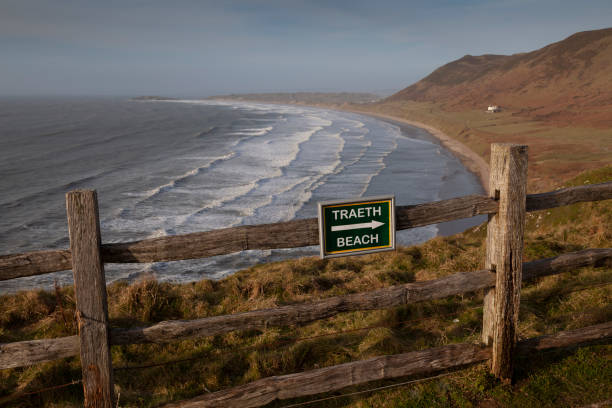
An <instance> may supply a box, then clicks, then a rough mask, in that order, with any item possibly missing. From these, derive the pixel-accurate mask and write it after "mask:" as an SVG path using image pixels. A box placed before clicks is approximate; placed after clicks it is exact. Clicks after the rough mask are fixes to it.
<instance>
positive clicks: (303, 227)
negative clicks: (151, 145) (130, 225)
mask: <svg viewBox="0 0 612 408" xmlns="http://www.w3.org/2000/svg"><path fill="white" fill-rule="evenodd" d="M608 199H612V182H608V183H602V184H594V185H588V186H578V187H570V188H565V189H562V190H557V191H552V192H548V193H541V194H531V195H528V196H527V200H526V210H527V211H537V210H543V209H548V208H554V207H560V206H564V205H569V204H574V203H579V202H585V201H601V200H608ZM497 210H498V202H497V201H495V200H494V199H492V198H490V197H487V196H479V195H472V196H466V197H460V198H452V199H449V200H442V201H436V202H432V203H426V204H419V205H408V206H398V207H397V208H396V229H398V230H401V229H408V228H414V227H420V226H425V225H429V224H436V223H440V222H445V221H452V220H456V219H460V218H469V217H473V216H476V215H483V214H494V213H496V212H497ZM318 244H319V232H318V221H317V219H315V218H309V219H303V220H294V221H288V222H281V223H275V224H263V225H245V226H240V227H233V228H225V229H219V230H214V231H206V232H196V233H191V234H184V235H173V236H167V237H160V238H152V239H145V240H141V241H134V242H126V243H113V244H103V245H102V247H101V252H102V260H103V262H105V263H143V262H144V263H146V262H165V261H177V260H185V259H196V258H205V257H209V256H216V255H224V254H229V253H234V252H240V251H244V250H249V249H278V248H297V247H303V246H311V245H318ZM71 268H72V258H71V254H70V250H66V249H64V250H54V251H35V252H28V253H23V254H12V255H3V256H0V281H1V280H8V279H14V278H20V277H26V276H34V275H41V274H45V273H51V272H58V271H63V270H69V269H71Z"/></svg>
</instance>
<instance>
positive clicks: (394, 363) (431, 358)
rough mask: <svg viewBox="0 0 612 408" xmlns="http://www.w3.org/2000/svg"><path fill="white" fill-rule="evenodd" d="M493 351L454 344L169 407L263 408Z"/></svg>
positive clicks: (446, 365) (289, 376)
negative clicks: (278, 402) (261, 407)
mask: <svg viewBox="0 0 612 408" xmlns="http://www.w3.org/2000/svg"><path fill="white" fill-rule="evenodd" d="M489 357H490V350H489V349H486V348H481V347H479V346H477V345H474V344H451V345H448V346H442V347H436V348H430V349H427V350H423V351H414V352H411V353H405V354H396V355H392V356H381V357H375V358H371V359H369V360H363V361H355V362H351V363H345V364H340V365H336V366H331V367H325V368H320V369H316V370H310V371H304V372H301V373H296V374H287V375H279V376H275V377H267V378H263V379H261V380H257V381H254V382H252V383H248V384H245V385H241V386H238V387H234V388H229V389H227V390H223V391H218V392H214V393H211V394H204V395H202V396H199V397H196V398H194V399H191V400H187V401H182V402H178V403H174V404H169V405H165V406H164V407H166V408H178V407H181V408H195V407H227V408H248V407H259V406H262V405H265V404H268V403H270V402H272V401H274V400H277V399H278V400H283V399H288V398H296V397H304V396H307V395H314V394H320V393H323V392H330V391H335V390H339V389H342V388H346V387H349V386H354V385H359V384H364V383H367V382H370V381H376V380H382V379H389V378H397V377H405V376H408V375H416V374H427V373H432V372H436V371H440V370H444V369H448V368H453V367H460V366H464V365H466V364H473V363H477V362H480V361H484V360H487V359H488V358H489Z"/></svg>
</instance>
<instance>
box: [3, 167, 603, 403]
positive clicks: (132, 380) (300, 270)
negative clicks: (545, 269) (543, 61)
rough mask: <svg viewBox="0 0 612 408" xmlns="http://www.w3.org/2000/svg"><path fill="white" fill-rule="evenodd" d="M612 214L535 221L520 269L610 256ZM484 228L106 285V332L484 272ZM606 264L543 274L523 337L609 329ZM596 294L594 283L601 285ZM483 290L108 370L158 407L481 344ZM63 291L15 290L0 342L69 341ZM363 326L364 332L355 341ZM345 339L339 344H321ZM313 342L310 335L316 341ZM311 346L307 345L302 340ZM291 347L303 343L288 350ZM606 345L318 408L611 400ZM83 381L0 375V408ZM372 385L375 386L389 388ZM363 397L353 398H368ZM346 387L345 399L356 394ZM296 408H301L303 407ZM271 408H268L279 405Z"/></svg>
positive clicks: (144, 356)
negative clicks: (505, 375)
mask: <svg viewBox="0 0 612 408" xmlns="http://www.w3.org/2000/svg"><path fill="white" fill-rule="evenodd" d="M609 180H612V167H606V168H602V169H599V170H597V171H592V172H589V173H585V174H583V175H581V176H579V177H578V178H576V179H575V180H573V181H572V182H570V183H569V184H584V183H596V182H602V181H609ZM610 225H612V203H610V202H609V201H608V202H600V203H584V204H576V205H572V206H568V207H563V208H559V209H555V210H551V211H542V212H539V213H531V214H529V216H528V221H527V228H526V231H527V232H526V254H525V259H526V260H531V259H538V258H543V257H549V256H554V255H556V254H560V253H563V252H568V251H572V250H578V249H582V248H587V247H611V246H612V231H611V229H610V228H609V226H610ZM484 237H485V228H484V227H483V226H480V227H475V228H473V229H471V230H469V231H466V232H465V233H463V234H458V235H456V236H454V237H449V238H436V239H433V240H431V241H429V242H427V243H425V244H422V245H419V246H415V247H409V248H400V249H399V250H398V251H397V252H387V253H379V254H372V255H366V256H361V257H347V258H339V259H333V260H319V259H317V258H304V259H299V260H293V261H287V262H279V263H273V264H269V265H259V266H256V267H253V268H250V269H249V270H245V271H242V272H239V273H237V274H235V275H233V276H231V277H228V278H226V279H224V280H222V281H218V282H212V281H201V282H197V283H193V284H186V285H170V284H163V283H157V282H155V281H153V280H144V281H141V282H138V283H136V284H133V285H131V286H128V285H126V284H124V283H117V284H113V285H111V286H109V288H108V290H109V313H110V317H111V322H112V325H113V326H117V327H121V326H124V327H128V326H133V325H139V324H149V323H152V322H156V321H160V320H164V319H192V318H196V317H204V316H213V315H219V314H226V313H234V312H239V311H245V310H253V309H258V308H264V307H273V306H277V305H283V304H288V303H292V302H297V301H306V300H309V299H317V298H321V297H326V296H332V295H338V294H345V293H352V292H358V291H363V290H371V289H375V288H380V287H385V286H390V285H393V284H397V283H403V282H411V281H415V280H417V281H418V280H426V279H432V278H435V277H439V276H444V275H448V274H451V273H453V272H455V271H466V270H474V269H480V268H482V266H483V265H482V262H483V259H484V247H483V239H484ZM611 277H612V276H611V268H610V265H604V266H602V267H598V268H583V269H582V270H579V271H573V272H568V273H565V274H563V275H559V276H553V277H547V278H544V279H541V280H540V281H538V282H536V283H533V284H530V285H528V286H526V287H525V288H524V290H523V293H522V304H521V305H522V308H521V317H520V328H519V336H520V337H521V338H526V337H532V336H536V335H540V334H547V333H554V332H557V331H559V330H565V329H572V328H578V327H583V326H586V325H590V324H596V323H600V322H604V321H609V320H611V318H612V307H611V306H610V305H611V304H612V301H611V300H612V288H611V287H610V286H602V285H601V284H602V283H609V282H610V280H611ZM597 285H599V286H597ZM481 305H482V293H473V294H466V295H463V296H455V297H451V298H448V299H443V300H440V301H434V302H423V303H420V304H417V305H411V306H406V307H399V308H395V309H390V310H382V311H371V312H354V313H345V314H342V315H340V316H337V317H334V318H331V319H327V320H323V321H319V322H316V323H313V324H309V325H306V326H302V327H288V328H278V329H269V330H266V331H264V332H263V333H262V332H258V331H250V332H235V333H230V334H227V335H222V336H215V337H214V338H203V339H198V340H189V341H181V342H175V343H171V344H168V345H132V346H120V347H113V365H114V366H115V367H122V366H126V365H141V364H152V363H160V362H165V361H169V360H177V359H186V358H192V359H194V360H193V361H187V362H183V363H177V364H173V365H166V366H158V367H151V368H146V369H139V370H117V371H116V372H115V382H116V384H117V388H118V391H119V393H120V405H121V406H131V407H140V406H157V405H159V404H161V403H164V402H166V401H171V400H177V399H181V398H187V397H191V396H195V395H198V394H200V393H203V392H206V390H211V391H214V390H218V389H222V388H225V387H229V386H233V385H237V384H242V383H246V382H250V381H253V380H255V379H258V378H261V377H266V376H270V375H278V374H283V373H292V372H298V371H303V370H307V369H312V368H317V367H324V366H329V365H334V364H339V363H343V362H347V361H352V360H357V359H364V358H368V357H372V356H376V355H382V354H390V353H399V352H406V351H411V350H418V349H423V348H428V347H432V346H437V345H442V344H449V343H454V342H464V341H478V339H479V331H480V325H481V318H482V307H481ZM73 312H74V296H73V291H72V288H70V287H68V288H62V289H58V290H57V291H56V293H48V292H42V291H39V292H23V293H19V294H17V295H11V296H3V297H1V298H0V342H11V341H18V340H24V339H34V338H48V337H55V336H65V335H70V334H74V333H75V332H76V328H75V324H74V319H73ZM368 326H380V327H373V328H369V329H365V330H359V331H354V329H359V328H363V327H368ZM338 331H344V332H345V333H343V334H338V335H333V336H325V335H326V334H330V333H335V332H338ZM313 336H316V337H313ZM304 338H308V339H304ZM296 339H302V340H300V341H296ZM611 351H612V346H610V345H609V344H600V345H594V346H590V347H588V348H581V349H576V350H565V351H561V352H553V353H541V354H540V355H536V356H531V357H530V358H528V359H522V360H521V361H520V362H519V364H518V370H517V382H516V384H515V385H514V386H512V387H510V386H504V385H501V384H498V383H496V382H495V381H494V380H493V379H491V378H490V377H489V376H488V375H487V371H486V367H485V365H484V364H483V365H477V366H474V367H471V368H469V369H467V370H461V371H458V372H456V373H454V374H452V375H450V376H447V377H444V378H441V379H439V380H435V381H431V382H427V383H423V384H419V385H414V386H409V387H400V388H395V389H390V390H385V391H379V392H376V393H374V394H367V395H357V396H354V397H347V398H341V399H336V400H331V401H327V402H324V403H320V404H319V405H317V406H326V407H379V406H391V407H412V406H418V407H430V406H466V407H469V406H485V407H486V406H504V407H506V406H507V407H512V406H516V407H530V406H532V407H541V406H559V405H578V406H579V405H582V404H586V403H591V402H596V401H601V400H606V399H610V398H612V389H611V387H610V384H611V383H612V368H611V366H610V364H609V359H610V356H611V355H612V354H611ZM78 378H80V365H79V361H78V358H68V359H64V360H61V361H56V362H50V363H45V364H39V365H35V366H32V367H26V368H19V369H13V370H2V371H0V403H1V402H2V399H1V398H2V397H4V396H6V395H9V394H12V393H14V392H17V391H25V392H27V391H29V390H36V389H39V388H42V387H46V386H51V385H56V384H63V383H67V382H70V381H71V380H73V379H78ZM394 382H396V381H392V382H381V383H378V384H373V385H385V384H389V383H394ZM370 386H372V384H369V385H368V386H367V387H361V388H356V389H354V390H359V389H361V390H363V389H367V388H369V387H370ZM354 390H348V391H354ZM81 395H82V393H81V390H80V385H74V386H70V387H67V388H64V389H60V390H53V391H48V392H45V393H42V394H37V395H32V396H26V397H22V398H20V399H16V400H14V401H12V402H6V404H7V406H20V407H29V406H48V407H54V406H79V404H81ZM300 401H301V400H300ZM285 404H286V402H284V403H273V404H271V406H283V405H285Z"/></svg>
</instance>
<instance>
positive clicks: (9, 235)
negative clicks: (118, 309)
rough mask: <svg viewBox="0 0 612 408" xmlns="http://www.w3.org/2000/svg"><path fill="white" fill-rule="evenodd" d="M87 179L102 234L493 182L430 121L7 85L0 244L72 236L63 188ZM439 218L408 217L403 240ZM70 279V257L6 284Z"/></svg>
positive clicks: (161, 270) (425, 194) (176, 273)
mask: <svg viewBox="0 0 612 408" xmlns="http://www.w3.org/2000/svg"><path fill="white" fill-rule="evenodd" d="M75 189H95V190H96V191H97V194H98V203H99V212H100V226H101V235H102V241H103V242H104V243H115V242H126V241H134V240H140V239H145V238H153V237H161V236H166V235H176V234H186V233H191V232H198V231H208V230H214V229H218V228H227V227H233V226H239V225H249V224H261V223H274V222H280V221H288V220H293V219H299V218H309V217H316V216H317V214H316V213H317V203H318V202H319V201H328V200H335V199H346V198H355V197H368V196H380V195H394V196H395V198H396V204H397V205H409V204H419V203H424V202H428V201H435V200H440V199H446V198H451V197H454V196H463V195H469V194H480V193H482V188H481V186H480V184H479V183H478V180H477V179H476V177H475V176H474V175H473V174H471V173H470V172H469V171H467V170H466V169H465V168H464V167H463V166H462V164H461V163H460V161H459V160H458V159H457V158H456V157H455V156H453V155H452V154H451V153H450V152H449V151H447V150H446V149H445V148H443V147H442V146H441V145H440V143H439V142H438V141H437V139H435V138H433V137H432V136H431V135H430V134H429V133H428V132H426V131H425V130H423V129H420V128H417V127H413V126H408V125H403V124H399V123H393V122H389V121H384V120H381V119H377V118H374V117H370V116H365V115H360V114H355V113H347V112H341V111H334V110H327V109H320V108H313V107H303V106H285V105H273V104H263V103H251V102H237V101H223V100H188V99H185V100H131V99H128V98H5V99H0V255H5V254H12V253H21V252H27V251H34V250H49V249H65V248H68V247H69V239H68V230H67V222H66V210H65V193H66V192H68V191H71V190H75ZM482 221H483V218H482V217H475V218H474V219H470V220H468V221H464V222H463V223H461V224H456V225H455V226H450V227H449V225H447V226H446V227H445V230H446V231H452V230H453V229H454V230H456V231H458V230H461V229H465V228H468V227H470V226H472V225H476V224H478V223H480V222H482ZM449 228H450V229H449ZM456 231H455V232H456ZM440 232H441V227H440V226H439V225H431V226H427V227H422V228H415V229H410V230H403V231H398V233H397V243H398V244H399V245H412V244H416V243H421V242H424V241H426V240H428V239H431V238H432V237H435V236H436V235H438V234H439V233H440ZM316 254H318V247H306V248H297V249H279V250H256V251H255V250H254V251H244V252H240V253H237V254H230V255H223V256H217V257H212V258H206V259H199V260H188V261H176V262H159V263H150V264H105V270H106V278H107V283H110V282H113V281H116V280H128V281H133V280H137V279H142V278H143V277H153V278H156V279H158V280H160V281H172V282H190V281H195V280H200V279H204V278H206V279H220V278H223V277H225V276H227V275H229V274H232V273H234V272H235V271H238V270H240V269H244V268H248V267H249V266H252V265H255V264H258V263H263V262H272V261H278V260H283V259H289V258H296V257H302V256H313V255H316ZM71 283H72V273H71V271H63V272H57V273H52V274H47V275H40V276H33V277H28V278H19V279H13V280H8V281H2V282H0V294H5V293H12V292H15V291H18V290H25V289H28V290H29V289H39V288H42V289H49V288H52V287H53V286H54V285H60V286H61V285H67V284H71Z"/></svg>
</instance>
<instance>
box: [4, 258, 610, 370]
mask: <svg viewBox="0 0 612 408" xmlns="http://www.w3.org/2000/svg"><path fill="white" fill-rule="evenodd" d="M607 260H612V248H598V249H587V250H583V251H578V252H572V253H567V254H563V255H559V256H557V257H554V258H548V259H541V260H537V261H531V262H525V263H524V264H523V281H528V280H533V279H536V278H540V277H544V276H549V275H556V274H560V273H562V272H564V271H567V270H571V269H575V268H580V267H584V266H597V265H600V264H602V263H603V262H605V261H607ZM494 285H495V274H494V273H492V272H490V271H487V270H483V271H473V272H460V273H455V274H452V275H449V276H446V277H443V278H439V279H434V280H430V281H422V282H415V283H407V284H404V285H397V286H391V287H388V288H384V289H379V290H375V291H370V292H361V293H355V294H350V295H344V296H335V297H331V298H327V299H322V300H317V301H313V302H306V303H300V304H295V305H288V306H281V307H277V308H273V309H261V310H254V311H250V312H243V313H238V314H233V315H222V316H213V317H207V318H203V319H196V320H173V321H165V322H160V323H157V324H154V325H152V326H148V327H141V328H130V329H112V330H111V339H110V340H111V341H110V344H111V345H122V344H139V343H165V342H169V341H174V340H181V339H188V338H194V337H204V336H213V335H217V334H222V333H227V332H230V331H235V330H251V329H259V330H262V329H265V328H267V327H274V326H286V325H290V324H305V323H309V322H313V321H316V320H320V319H325V318H328V317H332V316H335V315H337V314H339V313H343V312H351V311H359V310H374V309H385V308H389V307H395V306H401V305H406V304H412V303H417V302H422V301H426V300H434V299H441V298H444V297H448V296H452V295H458V294H461V293H465V292H473V291H476V290H480V289H485V288H489V287H492V286H494ZM77 354H79V340H78V336H69V337H61V338H55V339H44V340H28V341H21V342H14V343H5V344H0V369H5V368H14V367H21V366H27V365H31V364H36V363H42V362H45V361H52V360H57V359H60V358H64V357H70V356H74V355H77Z"/></svg>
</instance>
